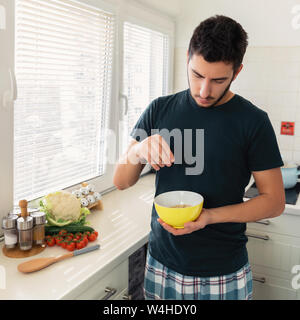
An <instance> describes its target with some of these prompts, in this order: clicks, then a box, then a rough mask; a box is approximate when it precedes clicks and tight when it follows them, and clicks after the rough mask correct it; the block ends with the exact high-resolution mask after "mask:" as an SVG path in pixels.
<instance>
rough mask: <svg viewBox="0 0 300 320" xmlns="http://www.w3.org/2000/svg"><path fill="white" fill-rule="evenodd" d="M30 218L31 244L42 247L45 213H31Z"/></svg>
mask: <svg viewBox="0 0 300 320" xmlns="http://www.w3.org/2000/svg"><path fill="white" fill-rule="evenodd" d="M30 216H31V217H32V218H33V243H34V244H37V245H43V244H44V242H45V223H46V215H45V212H33V213H31V214H30Z"/></svg>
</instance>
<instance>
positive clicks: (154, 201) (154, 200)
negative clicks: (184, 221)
mask: <svg viewBox="0 0 300 320" xmlns="http://www.w3.org/2000/svg"><path fill="white" fill-rule="evenodd" d="M180 191H181V192H188V193H194V194H196V195H198V196H200V197H201V199H202V200H201V201H200V202H199V203H198V204H195V205H194V206H189V207H185V208H171V207H166V206H163V205H161V204H159V203H157V201H156V198H158V197H159V196H161V195H162V194H166V193H171V192H180ZM203 202H204V198H203V196H202V195H201V194H200V193H198V192H194V191H190V190H171V191H167V192H163V193H160V194H158V195H157V196H156V197H154V199H153V203H154V204H156V205H158V206H160V207H162V208H168V209H176V210H177V209H179V210H180V209H186V208H193V207H196V206H199V205H201V203H203Z"/></svg>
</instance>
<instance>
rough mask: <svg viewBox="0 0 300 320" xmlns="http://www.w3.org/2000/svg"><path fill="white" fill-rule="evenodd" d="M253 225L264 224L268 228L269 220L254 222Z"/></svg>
mask: <svg viewBox="0 0 300 320" xmlns="http://www.w3.org/2000/svg"><path fill="white" fill-rule="evenodd" d="M254 223H259V224H264V225H265V226H268V225H269V224H270V223H271V222H270V220H258V221H254Z"/></svg>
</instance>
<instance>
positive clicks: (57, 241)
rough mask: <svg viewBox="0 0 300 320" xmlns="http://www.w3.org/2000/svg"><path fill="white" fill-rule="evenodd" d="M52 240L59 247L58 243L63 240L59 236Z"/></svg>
mask: <svg viewBox="0 0 300 320" xmlns="http://www.w3.org/2000/svg"><path fill="white" fill-rule="evenodd" d="M54 239H55V243H56V244H57V245H59V243H60V241H62V240H63V237H61V236H56V237H54Z"/></svg>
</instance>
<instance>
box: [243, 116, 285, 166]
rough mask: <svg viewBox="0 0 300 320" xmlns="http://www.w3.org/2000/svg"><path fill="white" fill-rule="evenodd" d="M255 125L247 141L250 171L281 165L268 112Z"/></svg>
mask: <svg viewBox="0 0 300 320" xmlns="http://www.w3.org/2000/svg"><path fill="white" fill-rule="evenodd" d="M262 118H263V119H262V120H261V121H259V123H258V124H257V125H256V126H255V128H254V130H252V133H251V134H250V136H249V141H248V154H247V155H248V165H249V169H250V171H262V170H268V169H273V168H277V167H281V166H283V161H282V158H281V154H280V151H279V147H278V143H277V139H276V135H275V132H274V129H273V127H272V124H271V121H270V119H269V117H268V114H267V113H265V112H264V114H263V117H262Z"/></svg>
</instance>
